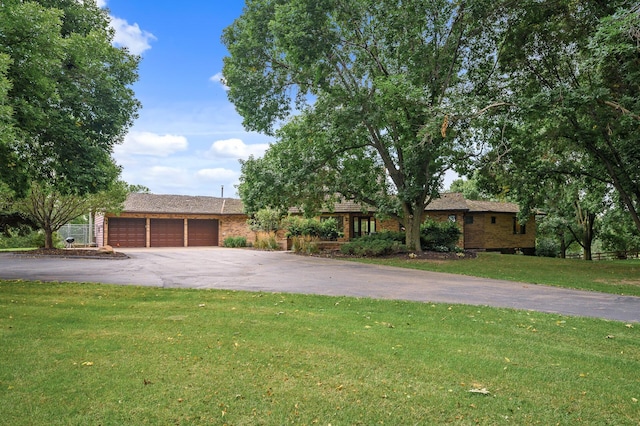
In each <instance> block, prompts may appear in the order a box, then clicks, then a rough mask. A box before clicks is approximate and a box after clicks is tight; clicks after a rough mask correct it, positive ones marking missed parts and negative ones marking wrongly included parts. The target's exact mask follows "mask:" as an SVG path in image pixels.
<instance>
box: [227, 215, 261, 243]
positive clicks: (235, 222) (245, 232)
mask: <svg viewBox="0 0 640 426" xmlns="http://www.w3.org/2000/svg"><path fill="white" fill-rule="evenodd" d="M247 219H249V217H248V216H245V215H233V216H231V215H228V216H219V220H220V230H219V232H218V236H219V242H218V245H219V246H220V247H222V245H223V242H224V239H225V238H228V237H245V238H246V239H247V242H252V241H254V239H255V238H256V233H255V232H253V231H252V230H251V229H249V225H247Z"/></svg>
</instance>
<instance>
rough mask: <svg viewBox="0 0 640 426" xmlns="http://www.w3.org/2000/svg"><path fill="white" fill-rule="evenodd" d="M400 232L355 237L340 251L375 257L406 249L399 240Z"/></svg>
mask: <svg viewBox="0 0 640 426" xmlns="http://www.w3.org/2000/svg"><path fill="white" fill-rule="evenodd" d="M397 234H398V233H392V232H381V233H378V234H371V235H366V236H363V237H360V238H358V239H355V240H353V241H351V242H348V243H345V244H343V245H342V246H340V251H341V252H342V253H344V254H348V255H352V256H363V257H375V256H385V255H389V254H394V253H401V252H404V251H406V246H405V245H404V244H402V243H401V242H400V241H398V240H397V239H396V238H397V237H398V235H397Z"/></svg>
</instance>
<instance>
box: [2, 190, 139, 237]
mask: <svg viewBox="0 0 640 426" xmlns="http://www.w3.org/2000/svg"><path fill="white" fill-rule="evenodd" d="M126 197H127V186H126V184H125V183H124V182H121V181H118V182H116V183H115V184H113V185H112V186H111V188H110V189H109V190H107V191H101V192H98V193H97V194H92V195H85V196H80V195H73V194H71V195H69V194H67V195H65V194H61V193H60V192H58V191H57V190H56V189H55V188H53V187H50V186H46V185H45V184H40V183H32V185H31V187H30V189H29V191H28V192H27V195H26V197H25V198H24V199H21V200H20V201H18V202H16V203H14V204H13V207H14V208H15V210H16V211H18V212H21V213H23V214H25V215H26V216H27V217H28V218H29V219H31V220H32V221H33V222H34V223H35V224H36V225H37V226H38V227H39V228H41V229H42V230H43V231H44V234H45V241H44V247H45V248H47V249H49V248H53V247H54V244H53V233H54V232H56V231H57V230H58V229H60V228H61V227H62V226H63V225H65V224H66V223H69V222H70V221H72V220H73V219H75V218H77V217H78V216H80V215H82V214H85V213H87V212H89V211H92V210H93V211H96V210H105V211H113V212H117V211H119V210H121V209H122V203H124V200H125V199H126Z"/></svg>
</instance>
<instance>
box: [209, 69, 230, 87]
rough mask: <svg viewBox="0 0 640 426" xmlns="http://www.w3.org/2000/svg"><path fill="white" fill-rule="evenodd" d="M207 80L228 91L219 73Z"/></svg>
mask: <svg viewBox="0 0 640 426" xmlns="http://www.w3.org/2000/svg"><path fill="white" fill-rule="evenodd" d="M209 80H211V81H213V82H214V83H219V84H220V85H221V86H222V88H223V89H224V90H229V86H227V85H226V84H225V81H224V76H223V75H222V73H221V72H219V73H217V74H215V75H214V76H212V77H211V78H210V79H209Z"/></svg>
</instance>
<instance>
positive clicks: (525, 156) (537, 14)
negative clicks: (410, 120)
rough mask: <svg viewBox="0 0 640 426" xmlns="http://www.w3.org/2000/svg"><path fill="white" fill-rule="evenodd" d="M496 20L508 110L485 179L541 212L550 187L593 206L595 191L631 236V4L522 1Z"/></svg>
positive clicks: (635, 59)
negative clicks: (615, 201) (613, 201)
mask: <svg viewBox="0 0 640 426" xmlns="http://www.w3.org/2000/svg"><path fill="white" fill-rule="evenodd" d="M506 22H507V26H506V31H505V45H504V49H503V53H502V55H501V57H500V61H499V64H500V71H501V73H502V74H504V75H507V76H508V77H509V79H508V82H509V84H508V85H507V86H506V87H507V88H508V90H507V91H505V96H508V99H509V102H511V103H512V104H513V105H515V106H517V107H516V108H513V109H512V110H511V111H510V114H509V115H505V116H503V117H502V121H500V120H496V121H495V122H494V123H493V125H494V129H495V132H494V135H495V136H496V137H495V138H494V140H493V147H494V150H493V151H492V152H491V153H490V154H489V156H488V157H487V163H486V164H487V165H488V167H487V169H489V175H490V179H491V180H492V179H494V178H496V177H498V180H499V187H501V189H508V190H509V191H510V193H511V196H513V197H515V199H517V200H518V201H519V202H520V203H521V205H524V206H528V207H533V206H538V207H540V208H543V209H544V203H545V200H546V198H547V195H548V194H549V193H548V191H547V190H548V189H550V188H552V187H554V186H555V185H556V182H558V181H561V182H562V181H564V182H565V183H564V185H565V186H566V185H571V186H575V183H576V182H582V185H583V186H582V187H581V188H579V191H582V192H586V193H595V194H599V195H595V198H598V197H599V198H600V199H602V191H603V186H604V191H605V193H606V192H607V191H608V192H612V191H613V192H615V193H617V195H618V197H619V198H620V200H622V203H623V205H624V206H625V208H626V209H627V211H628V213H629V214H630V215H631V217H632V219H633V221H634V222H635V224H636V227H637V228H638V229H639V230H640V217H639V212H640V211H639V208H640V204H639V203H640V144H638V140H640V5H635V6H632V7H631V6H629V2H625V1H610V2H600V1H586V2H574V1H570V0H548V1H537V0H536V1H534V0H531V1H523V2H519V3H518V7H517V8H516V9H514V11H513V12H512V14H511V16H510V17H509V19H508V20H507V21H506ZM492 168H494V169H493V170H491V169H492ZM485 171H486V170H485ZM608 197H609V198H611V197H612V194H609V195H608ZM618 197H616V198H618Z"/></svg>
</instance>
